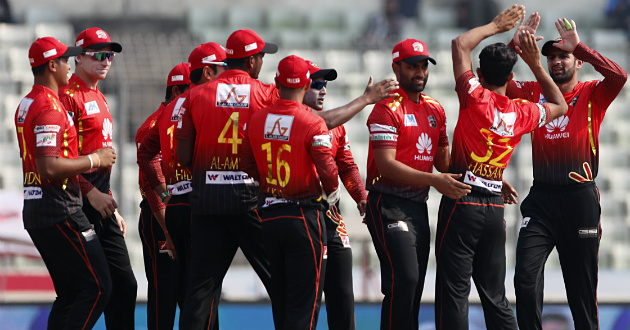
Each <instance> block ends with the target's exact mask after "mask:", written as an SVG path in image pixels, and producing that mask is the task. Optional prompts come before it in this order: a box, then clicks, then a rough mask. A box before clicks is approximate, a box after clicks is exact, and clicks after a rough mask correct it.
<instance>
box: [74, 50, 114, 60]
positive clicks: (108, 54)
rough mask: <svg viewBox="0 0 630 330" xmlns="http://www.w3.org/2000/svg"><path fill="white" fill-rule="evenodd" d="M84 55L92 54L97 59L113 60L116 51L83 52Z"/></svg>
mask: <svg viewBox="0 0 630 330" xmlns="http://www.w3.org/2000/svg"><path fill="white" fill-rule="evenodd" d="M81 54H82V55H90V56H91V57H92V59H93V60H95V61H103V60H105V59H107V60H110V61H112V60H113V59H114V55H115V54H114V52H83V53H81Z"/></svg>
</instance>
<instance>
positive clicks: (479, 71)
mask: <svg viewBox="0 0 630 330" xmlns="http://www.w3.org/2000/svg"><path fill="white" fill-rule="evenodd" d="M477 78H478V79H479V82H481V81H482V80H483V74H481V68H477Z"/></svg>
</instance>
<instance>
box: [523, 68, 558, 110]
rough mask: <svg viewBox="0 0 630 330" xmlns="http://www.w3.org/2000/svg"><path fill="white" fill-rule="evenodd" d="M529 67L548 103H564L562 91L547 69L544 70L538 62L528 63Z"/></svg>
mask: <svg viewBox="0 0 630 330" xmlns="http://www.w3.org/2000/svg"><path fill="white" fill-rule="evenodd" d="M529 68H530V69H531V70H532V73H533V74H534V77H536V81H538V85H540V89H541V92H542V94H543V95H544V96H545V99H546V100H547V102H548V103H553V104H557V105H562V104H566V103H565V101H564V96H563V95H562V92H561V91H560V89H559V88H558V86H557V85H556V83H555V82H554V81H553V80H552V79H551V77H550V76H549V74H547V71H545V69H544V68H543V66H542V65H541V64H540V62H538V63H537V64H533V65H530V67H529Z"/></svg>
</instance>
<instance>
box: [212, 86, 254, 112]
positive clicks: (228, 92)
mask: <svg viewBox="0 0 630 330" xmlns="http://www.w3.org/2000/svg"><path fill="white" fill-rule="evenodd" d="M251 88H252V86H251V85H248V84H247V85H236V84H218V85H217V95H216V100H217V107H229V108H249V100H250V94H251Z"/></svg>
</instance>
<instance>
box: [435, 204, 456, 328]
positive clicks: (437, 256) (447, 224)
mask: <svg viewBox="0 0 630 330" xmlns="http://www.w3.org/2000/svg"><path fill="white" fill-rule="evenodd" d="M458 201H459V199H457V200H456V201H455V205H453V210H452V211H451V214H449V216H448V220H447V221H446V226H445V227H444V232H442V237H441V239H440V245H439V248H438V249H437V251H436V252H437V253H436V255H435V261H436V263H437V262H439V261H440V253H441V252H442V244H443V243H444V237H445V236H446V230H447V229H448V226H449V225H450V223H451V219H452V218H453V213H455V208H457V204H459V202H458ZM441 211H442V210H440V212H441ZM440 214H441V213H440ZM437 276H440V274H439V267H438V274H437ZM442 293H443V287H442V282H441V281H440V329H439V330H442V323H443V322H442V300H443V299H442Z"/></svg>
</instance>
